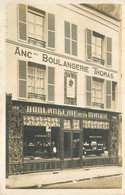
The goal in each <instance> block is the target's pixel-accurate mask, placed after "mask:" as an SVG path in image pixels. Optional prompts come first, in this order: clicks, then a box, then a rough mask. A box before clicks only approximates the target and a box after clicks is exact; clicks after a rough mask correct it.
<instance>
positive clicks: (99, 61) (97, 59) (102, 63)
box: [93, 57, 105, 65]
mask: <svg viewBox="0 0 125 195" xmlns="http://www.w3.org/2000/svg"><path fill="white" fill-rule="evenodd" d="M93 61H94V62H97V63H99V64H101V65H104V64H105V60H103V59H101V58H97V57H93Z"/></svg>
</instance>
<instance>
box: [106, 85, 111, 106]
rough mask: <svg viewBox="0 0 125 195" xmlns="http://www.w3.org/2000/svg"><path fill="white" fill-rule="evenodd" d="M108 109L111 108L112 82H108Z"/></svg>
mask: <svg viewBox="0 0 125 195" xmlns="http://www.w3.org/2000/svg"><path fill="white" fill-rule="evenodd" d="M106 108H111V81H106Z"/></svg>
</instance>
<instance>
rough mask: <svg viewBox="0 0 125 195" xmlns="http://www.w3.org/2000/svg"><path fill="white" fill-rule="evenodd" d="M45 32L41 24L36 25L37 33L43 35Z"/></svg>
mask: <svg viewBox="0 0 125 195" xmlns="http://www.w3.org/2000/svg"><path fill="white" fill-rule="evenodd" d="M42 34H43V28H42V26H40V25H36V35H39V36H41V37H42Z"/></svg>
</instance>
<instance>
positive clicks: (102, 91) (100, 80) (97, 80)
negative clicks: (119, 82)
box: [92, 77, 104, 104]
mask: <svg viewBox="0 0 125 195" xmlns="http://www.w3.org/2000/svg"><path fill="white" fill-rule="evenodd" d="M93 82H95V84H96V87H95V91H96V92H95V99H96V100H95V102H93V89H94V87H93ZM98 83H101V85H102V90H99V89H98V88H97V85H98ZM98 91H101V93H100V92H99V94H101V97H102V98H99V97H98ZM103 94H104V80H103V79H98V78H95V77H92V104H93V103H97V104H98V103H100V104H104V95H103ZM97 99H101V100H102V101H101V102H98V101H97Z"/></svg>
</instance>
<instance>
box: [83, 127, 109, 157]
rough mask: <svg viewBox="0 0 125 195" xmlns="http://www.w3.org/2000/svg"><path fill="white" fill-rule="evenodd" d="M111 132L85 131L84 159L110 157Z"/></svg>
mask: <svg viewBox="0 0 125 195" xmlns="http://www.w3.org/2000/svg"><path fill="white" fill-rule="evenodd" d="M108 137H109V131H106V130H93V129H87V130H85V129H84V132H83V157H96V156H105V157H106V156H108V148H109V143H108Z"/></svg>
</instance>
